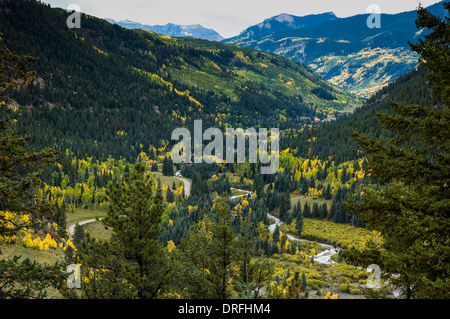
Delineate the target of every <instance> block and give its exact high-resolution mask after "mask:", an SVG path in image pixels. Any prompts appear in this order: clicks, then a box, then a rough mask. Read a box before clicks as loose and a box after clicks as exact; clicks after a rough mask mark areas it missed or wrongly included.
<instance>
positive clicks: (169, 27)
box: [106, 19, 224, 41]
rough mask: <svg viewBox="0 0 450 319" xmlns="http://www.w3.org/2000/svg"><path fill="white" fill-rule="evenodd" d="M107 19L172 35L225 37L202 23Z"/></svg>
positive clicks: (217, 38) (217, 39) (212, 39)
mask: <svg viewBox="0 0 450 319" xmlns="http://www.w3.org/2000/svg"><path fill="white" fill-rule="evenodd" d="M106 21H108V22H110V23H113V24H117V25H120V26H121V27H123V28H126V29H145V30H148V31H152V32H155V33H159V34H163V35H168V36H171V37H193V38H198V39H204V40H211V41H221V40H223V39H224V38H223V37H222V36H221V35H220V34H219V33H217V32H216V31H214V30H212V29H207V28H204V27H202V26H201V25H200V24H192V25H179V24H173V23H167V24H166V25H146V24H141V23H138V22H133V21H129V20H124V21H114V20H113V19H106Z"/></svg>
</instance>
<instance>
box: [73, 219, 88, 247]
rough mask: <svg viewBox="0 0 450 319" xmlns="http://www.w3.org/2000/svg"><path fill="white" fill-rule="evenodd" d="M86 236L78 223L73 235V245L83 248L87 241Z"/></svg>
mask: <svg viewBox="0 0 450 319" xmlns="http://www.w3.org/2000/svg"><path fill="white" fill-rule="evenodd" d="M85 237H86V235H85V233H84V228H83V226H81V225H80V224H78V223H76V225H75V230H74V234H73V243H74V245H75V246H76V247H81V243H82V242H83V240H84V239H85Z"/></svg>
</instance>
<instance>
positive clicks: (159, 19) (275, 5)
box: [42, 0, 440, 38]
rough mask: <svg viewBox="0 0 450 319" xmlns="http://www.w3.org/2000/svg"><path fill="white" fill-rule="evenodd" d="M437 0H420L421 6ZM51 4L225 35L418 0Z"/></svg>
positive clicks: (388, 9)
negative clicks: (286, 19)
mask: <svg viewBox="0 0 450 319" xmlns="http://www.w3.org/2000/svg"><path fill="white" fill-rule="evenodd" d="M439 1H440V0H420V2H421V3H422V5H423V6H424V7H427V6H429V5H432V4H434V3H437V2H439ZM42 2H44V3H50V5H51V6H52V7H60V8H64V9H65V8H67V6H68V5H69V4H72V3H73V4H77V5H79V6H80V9H81V11H82V12H84V13H87V14H90V15H93V16H96V17H99V18H112V19H114V20H116V21H120V20H126V19H128V20H131V21H136V22H140V23H142V24H148V25H156V24H166V23H168V22H171V23H175V24H201V25H202V26H204V27H206V28H210V29H214V30H216V31H217V32H219V33H220V34H221V35H222V36H224V37H226V38H228V37H232V36H235V35H238V34H239V33H240V32H241V31H242V30H244V29H246V28H247V27H249V26H251V25H255V24H258V23H260V22H261V21H263V20H264V19H267V18H270V17H272V16H275V15H278V14H280V13H288V14H293V15H297V16H303V15H307V14H314V13H323V12H329V11H333V12H334V13H335V14H336V16H338V17H348V16H351V15H355V14H361V13H366V12H367V6H368V5H370V4H377V5H378V6H379V7H380V8H381V12H382V13H398V12H403V11H411V10H414V9H416V8H417V6H418V4H419V0H306V1H305V0H221V1H215V0H157V1H156V0H43V1H42Z"/></svg>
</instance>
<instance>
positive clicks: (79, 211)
mask: <svg viewBox="0 0 450 319" xmlns="http://www.w3.org/2000/svg"><path fill="white" fill-rule="evenodd" d="M66 215H67V225H70V224H74V223H76V222H79V221H82V220H86V219H91V218H96V217H105V216H106V209H89V208H88V209H85V208H75V209H74V210H73V212H72V211H71V210H68V211H67V214H66Z"/></svg>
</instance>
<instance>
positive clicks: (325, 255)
mask: <svg viewBox="0 0 450 319" xmlns="http://www.w3.org/2000/svg"><path fill="white" fill-rule="evenodd" d="M231 189H232V190H233V189H234V190H237V191H239V192H243V194H240V195H234V196H230V197H229V199H236V198H238V197H242V196H247V195H249V194H251V193H252V192H251V191H247V190H243V189H237V188H231ZM267 217H269V219H273V220H274V221H275V222H274V223H273V224H271V225H269V231H270V232H271V233H273V232H274V230H275V228H276V227H277V226H280V225H283V224H284V222H283V221H281V220H280V219H279V218H278V217H275V216H273V215H271V214H269V213H267ZM287 237H288V238H289V240H292V241H299V242H311V243H317V244H319V245H320V246H322V247H323V248H324V250H323V251H322V252H320V253H318V254H317V255H315V256H314V262H318V263H322V264H333V263H335V262H334V261H333V260H331V256H333V255H334V254H337V253H338V252H339V250H340V248H336V247H333V246H332V245H329V244H323V243H319V242H317V241H312V240H307V239H302V238H298V237H295V236H293V235H289V234H287Z"/></svg>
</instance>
